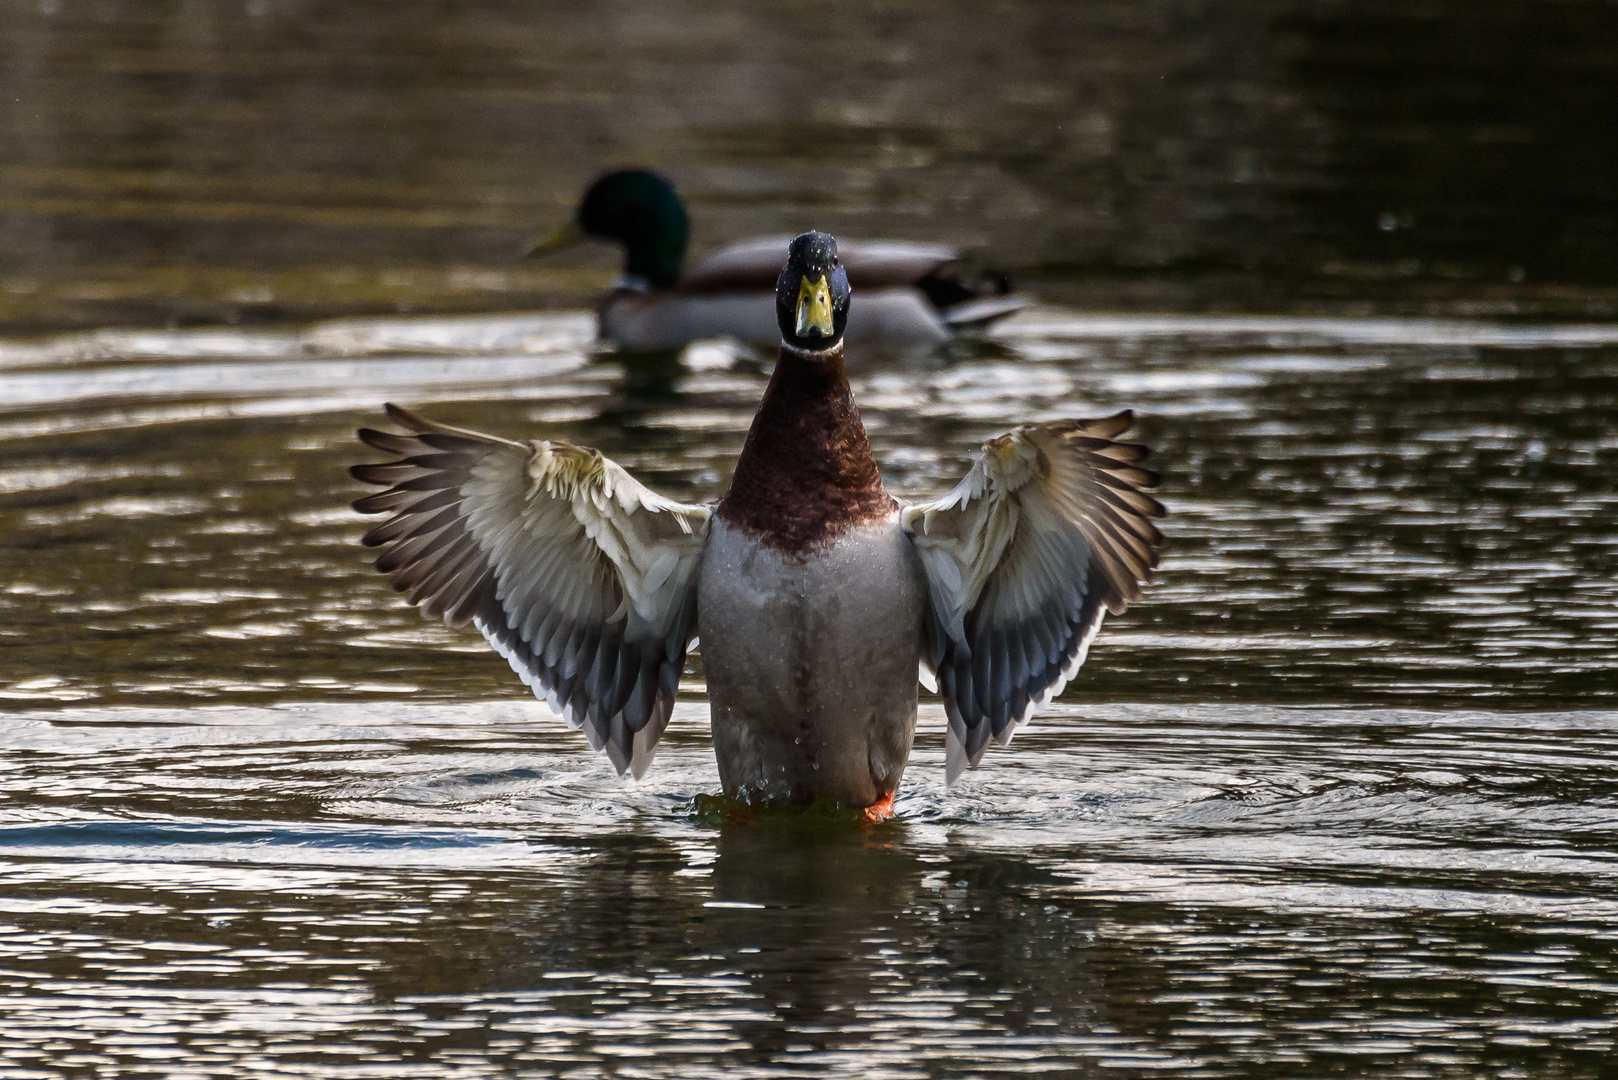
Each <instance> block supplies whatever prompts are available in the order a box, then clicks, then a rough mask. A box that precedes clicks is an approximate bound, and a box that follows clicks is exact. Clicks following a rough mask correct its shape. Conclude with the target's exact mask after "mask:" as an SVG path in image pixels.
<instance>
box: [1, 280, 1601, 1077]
mask: <svg viewBox="0 0 1618 1080" xmlns="http://www.w3.org/2000/svg"><path fill="white" fill-rule="evenodd" d="M589 336H590V326H589V322H588V319H587V318H586V317H584V316H579V315H558V316H524V317H490V318H479V319H432V320H425V319H424V320H408V319H398V320H379V321H349V322H344V323H340V324H338V323H332V324H324V325H319V326H316V327H313V328H311V329H309V330H307V331H302V332H290V331H264V332H252V331H220V330H210V331H196V332H171V333H164V332H151V331H142V332H139V333H114V332H103V333H98V334H91V335H83V336H75V337H69V338H60V339H54V340H50V341H33V342H7V343H0V402H3V403H4V405H3V406H0V436H3V437H4V438H5V439H6V440H7V442H6V453H5V455H4V457H3V459H0V537H3V540H0V545H3V546H0V551H3V552H4V554H3V555H0V706H3V708H4V709H5V710H6V711H5V712H3V713H0V874H3V880H4V882H5V887H4V888H3V889H0V1060H4V1062H5V1070H6V1071H5V1075H7V1076H8V1077H9V1076H12V1075H15V1076H19V1077H23V1076H44V1077H55V1076H91V1075H118V1076H145V1075H152V1076H164V1077H170V1076H243V1077H248V1076H255V1077H256V1076H266V1075H286V1076H320V1075H334V1074H341V1075H345V1076H359V1075H376V1076H390V1077H391V1076H400V1075H412V1076H424V1077H459V1076H466V1077H471V1076H479V1077H482V1076H487V1075H490V1074H491V1073H496V1072H500V1073H507V1074H512V1075H561V1074H568V1075H578V1076H593V1075H600V1074H606V1073H609V1072H610V1073H612V1074H614V1075H622V1076H641V1075H646V1076H650V1075H673V1074H678V1075H681V1076H709V1075H712V1076H719V1075H724V1076H727V1077H736V1076H799V1075H801V1076H826V1075H834V1076H840V1075H846V1076H882V1077H886V1076H892V1077H910V1076H916V1077H932V1076H953V1075H1020V1074H1033V1073H1050V1072H1056V1073H1058V1074H1081V1075H1082V1074H1090V1073H1093V1074H1096V1075H1119V1076H1129V1075H1147V1074H1149V1075H1162V1076H1187V1077H1266V1076H1276V1077H1280V1076H1288V1077H1291V1076H1326V1075H1378V1076H1411V1077H1439V1076H1442V1077H1463V1076H1464V1077H1475V1076H1484V1075H1487V1076H1502V1077H1504V1076H1534V1077H1542V1076H1601V1075H1607V1074H1608V1073H1609V1071H1610V1061H1611V1060H1612V1055H1613V1054H1614V1053H1615V1048H1614V1045H1613V1043H1614V1038H1615V1035H1618V949H1615V946H1614V940H1615V937H1618V935H1615V933H1614V931H1613V930H1612V927H1613V926H1614V925H1615V924H1618V888H1615V885H1618V882H1615V880H1614V875H1615V874H1618V858H1615V855H1614V851H1615V841H1618V754H1615V753H1614V752H1613V750H1612V746H1613V739H1614V735H1615V734H1618V683H1615V682H1614V680H1613V679H1612V677H1611V670H1612V668H1613V661H1614V657H1615V656H1618V524H1615V519H1618V495H1615V493H1614V487H1613V483H1612V477H1613V476H1614V475H1618V435H1615V434H1614V429H1613V427H1612V421H1611V418H1612V417H1613V416H1614V415H1618V378H1615V376H1618V328H1615V327H1610V326H1564V327H1523V326H1511V327H1508V326H1498V325H1493V324H1473V323H1462V322H1431V321H1397V320H1373V319H1354V320H1309V319H1285V320H1279V319H1251V318H1243V319H1221V318H1200V317H1199V318H1141V317H1129V318H1099V317H1080V316H1077V315H1074V314H1073V313H1070V312H1064V311H1061V310H1056V309H1046V310H1041V311H1038V312H1034V313H1032V314H1030V315H1027V316H1023V317H1020V318H1019V319H1017V320H1014V321H1013V322H1011V323H1010V324H1007V325H1006V326H1004V327H1003V328H1002V330H1001V331H999V332H998V333H997V334H996V335H995V336H994V337H993V338H992V339H991V340H988V341H985V342H981V343H977V344H975V345H969V346H963V347H961V348H959V349H957V350H955V351H953V352H951V353H950V354H948V355H943V356H927V357H916V356H911V357H864V358H860V357H855V358H853V364H852V367H853V377H854V384H855V392H856V395H857V397H858V399H859V401H860V403H861V408H862V414H863V416H864V418H865V421H866V423H867V426H868V427H869V429H870V431H871V435H872V441H873V444H874V445H875V448H876V452H877V454H878V457H879V459H880V460H881V462H882V465H883V469H884V474H885V476H886V477H887V479H888V482H889V484H890V486H891V487H892V488H893V489H894V490H895V491H896V492H897V493H899V494H901V495H904V496H919V495H923V494H927V493H932V492H937V491H940V490H942V489H943V488H944V487H946V486H947V485H948V484H949V483H952V482H953V480H954V479H955V478H956V477H957V476H958V475H959V474H960V472H961V471H962V469H963V467H964V463H965V461H966V459H967V456H968V455H969V453H970V452H971V450H972V448H973V447H974V446H975V445H976V443H977V442H979V441H980V440H981V439H982V438H984V437H986V436H988V435H991V434H994V433H996V432H997V431H999V430H1003V429H1004V428H1005V427H1006V426H1007V425H1008V424H1010V423H1014V422H1020V421H1025V420H1031V419H1041V418H1047V417H1056V416H1067V415H1095V414H1098V413H1102V412H1107V411H1111V410H1114V409H1117V408H1122V407H1131V408H1134V409H1136V410H1137V412H1138V413H1139V414H1140V416H1141V421H1142V423H1141V429H1140V437H1141V438H1142V439H1143V440H1144V441H1146V442H1148V443H1150V444H1151V445H1152V446H1154V447H1155V448H1156V449H1157V451H1158V454H1157V458H1156V463H1157V465H1158V466H1159V467H1160V468H1161V469H1162V470H1163V473H1164V487H1163V489H1162V493H1161V494H1162V497H1163V498H1164V500H1165V501H1166V502H1167V503H1168V504H1169V506H1170V507H1171V509H1172V512H1173V516H1172V517H1171V518H1170V519H1169V522H1168V523H1167V531H1168V533H1169V535H1170V547H1169V550H1168V553H1167V555H1166V558H1165V561H1164V566H1163V574H1162V580H1161V583H1160V584H1159V585H1158V586H1157V587H1155V588H1154V589H1153V590H1152V591H1151V592H1150V593H1149V595H1148V599H1147V601H1146V602H1144V603H1143V604H1141V605H1140V606H1138V607H1137V608H1135V609H1133V610H1132V611H1131V612H1129V613H1128V614H1127V615H1126V616H1124V617H1122V618H1119V619H1116V620H1110V621H1109V623H1108V625H1107V627H1106V629H1105V630H1104V632H1103V634H1102V636H1101V638H1100V639H1099V641H1098V643H1097V646H1096V648H1095V650H1094V652H1093V653H1092V656H1091V659H1090V662H1089V665H1088V666H1087V668H1086V670H1085V672H1084V674H1083V676H1082V677H1081V678H1080V679H1079V680H1078V681H1077V682H1076V683H1075V684H1074V685H1073V686H1072V687H1070V689H1069V691H1068V692H1067V694H1066V695H1064V698H1063V700H1062V701H1061V702H1060V703H1058V704H1057V705H1056V706H1055V707H1053V710H1052V712H1051V714H1050V715H1048V716H1043V717H1040V718H1039V719H1037V720H1036V722H1035V723H1034V725H1033V726H1032V727H1031V728H1030V729H1029V730H1028V731H1027V732H1026V733H1024V734H1022V735H1019V736H1018V738H1017V740H1016V741H1015V742H1014V743H1013V745H1012V746H1011V748H1009V749H1008V750H999V749H996V750H994V751H992V752H991V754H990V755H989V757H988V758H986V760H985V764H984V767H983V768H982V769H980V770H978V771H977V772H975V773H972V774H969V776H968V777H967V778H966V779H965V780H964V781H963V782H962V783H961V784H959V785H957V786H956V787H954V788H946V787H945V786H944V784H943V779H942V772H943V770H942V757H943V751H942V738H941V726H942V722H941V712H940V710H939V708H938V706H937V705H936V703H934V702H932V701H930V700H929V701H926V702H924V705H923V715H922V735H921V737H920V740H919V743H918V748H917V751H916V754H915V756H914V758H913V762H912V765H911V768H910V771H909V773H908V775H907V778H906V782H905V786H904V789H903V791H902V793H901V797H900V800H899V803H898V810H899V815H898V818H897V820H896V821H894V822H892V823H890V824H887V825H882V826H875V827H855V826H850V825H848V824H847V823H844V822H840V821H836V820H830V819H822V818H817V817H815V816H813V815H809V816H804V815H782V816H780V817H770V816H766V817H765V818H763V819H760V820H756V821H754V822H752V823H749V824H746V825H733V826H721V825H718V824H716V823H715V822H713V821H712V820H710V819H709V818H708V817H706V816H704V814H703V813H701V811H700V809H699V807H698V806H697V805H696V804H695V802H694V800H695V798H696V797H697V796H698V795H701V794H703V793H706V792H712V791H715V790H716V789H717V786H718V784H717V774H716V771H715V768H714V765H713V761H712V754H711V750H710V748H709V744H708V739H707V734H706V730H705V723H704V716H705V706H704V704H703V702H702V700H701V695H700V691H701V670H700V661H699V662H698V663H696V664H694V665H693V670H692V672H691V673H690V675H689V677H688V680H687V688H688V690H689V693H688V694H687V695H686V696H687V700H686V701H684V702H682V704H681V705H680V706H679V710H678V712H677V714H676V718H675V721H674V723H673V724H672V725H671V727H670V729H669V734H668V736H667V737H666V738H665V742H664V745H663V748H662V750H661V752H660V753H659V756H658V760H657V763H656V765H655V767H654V769H653V770H652V772H651V773H650V774H649V775H648V776H647V778H646V780H645V781H643V782H641V783H631V782H628V781H624V780H620V779H619V778H617V777H616V776H614V775H613V773H612V771H611V769H610V767H609V766H608V765H607V763H606V762H605V761H604V760H603V759H600V758H598V757H596V756H594V755H592V754H590V753H589V751H588V750H587V749H586V748H585V747H584V746H583V745H582V741H581V740H580V739H579V738H578V736H576V735H574V734H572V733H569V732H567V731H566V730H565V729H563V727H562V725H561V724H560V722H559V721H557V720H555V719H554V718H552V717H550V716H549V715H548V714H547V713H546V712H545V710H544V708H543V707H542V706H541V705H539V704H538V703H536V702H533V701H532V700H531V699H528V698H526V697H525V696H524V695H525V693H526V692H525V691H523V689H522V687H521V686H520V685H518V684H517V683H516V681H515V680H514V679H513V678H512V677H511V675H510V673H509V670H508V669H507V668H506V666H505V665H504V663H503V662H501V661H500V660H499V659H498V658H497V657H494V656H492V655H491V654H489V653H488V651H487V650H486V649H485V648H484V647H483V645H482V644H481V642H480V641H479V640H478V639H477V638H476V636H475V635H469V634H466V633H459V632H451V631H448V630H446V629H443V628H441V627H435V626H432V625H429V624H426V623H424V622H422V621H421V620H420V619H419V618H418V617H417V616H416V614H415V613H414V612H413V611H411V610H409V609H408V608H405V607H404V606H403V605H402V604H401V603H400V602H399V600H398V598H397V597H396V596H395V595H394V594H393V593H392V592H391V591H390V590H389V589H388V588H387V586H386V583H385V582H384V581H382V580H381V579H380V578H379V577H378V576H377V575H376V574H374V572H373V571H371V570H370V569H369V568H368V566H367V565H366V556H365V554H364V553H363V552H362V551H361V550H359V549H358V547H357V545H356V544H355V539H356V537H357V536H358V534H359V532H360V531H361V530H362V528H363V526H362V524H361V519H359V518H358V516H357V515H354V514H353V513H352V512H351V511H349V510H348V509H347V502H348V501H349V500H350V499H352V498H353V497H354V496H355V495H356V494H358V493H359V490H358V488H357V485H355V484H354V483H353V482H352V481H350V480H349V479H348V478H347V476H346V474H345V472H344V467H345V466H346V465H347V464H349V463H351V462H353V461H356V460H362V459H364V458H365V457H366V456H367V454H368V451H365V450H364V448H363V447H360V446H359V445H358V444H357V443H356V442H355V441H354V440H353V436H352V431H353V429H354V428H355V427H356V426H359V425H360V424H362V423H370V424H375V423H377V422H379V420H380V417H379V415H378V407H379V405H380V403H381V401H383V400H388V399H392V400H398V401H400V402H401V403H403V404H409V405H419V406H422V407H423V409H424V411H426V412H427V413H428V414H429V415H431V416H434V417H436V418H441V419H443V420H446V421H448V422H450V423H457V424H462V425H466V426H474V427H479V428H484V429H487V430H491V431H494V432H498V433H500V434H504V435H510V436H514V437H526V436H531V435H539V434H545V435H555V436H561V437H566V438H571V439H574V440H577V441H579V442H583V443H586V444H589V445H595V446H599V447H600V448H601V449H603V450H604V451H606V452H607V453H609V454H610V455H612V456H613V457H615V458H617V459H618V460H619V461H621V462H622V463H624V464H625V465H626V466H628V467H630V468H631V469H633V470H634V471H635V472H636V473H637V474H638V475H641V476H642V477H643V478H645V479H647V480H648V481H649V482H651V483H653V484H654V485H655V486H657V487H658V488H659V489H661V490H663V491H666V492H667V493H669V494H671V495H674V496H676V497H680V498H685V499H709V498H713V497H715V496H717V494H718V493H719V492H721V491H722V490H723V489H724V486H725V484H726V483H727V480H728V476H729V470H730V468H731V465H732V463H733V461H734V458H735V454H736V452H737V450H738V449H739V446H740V443H741V438H742V435H743V433H744V432H745V430H746V427H747V424H748V422H749V420H750V418H751V415H752V411H753V408H754V407H755V405H756V402H757V400H758V396H759V393H760V391H761V389H762V387H763V384H764V381H765V379H766V377H767V373H768V363H769V357H768V356H767V355H761V354H758V353H755V352H753V351H751V350H748V349H743V348H740V347H736V346H731V345H726V344H724V343H705V344H702V345H700V346H697V347H694V348H693V349H692V350H689V351H688V353H687V355H686V356H685V357H683V358H674V357H664V358H651V359H633V360H632V359H629V358H625V357H620V356H615V355H612V354H600V355H598V354H595V353H592V352H591V351H589V348H588V341H589Z"/></svg>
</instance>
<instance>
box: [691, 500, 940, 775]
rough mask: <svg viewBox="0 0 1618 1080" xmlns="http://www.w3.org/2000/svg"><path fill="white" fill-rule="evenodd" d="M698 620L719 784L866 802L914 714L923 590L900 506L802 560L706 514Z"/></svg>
mask: <svg viewBox="0 0 1618 1080" xmlns="http://www.w3.org/2000/svg"><path fill="white" fill-rule="evenodd" d="M700 574H701V576H700V578H699V582H698V599H697V605H698V607H697V620H698V627H699V633H700V634H701V637H702V646H701V650H702V659H703V668H704V671H705V673H706V675H707V679H708V696H709V701H710V707H711V709H712V713H713V730H714V752H715V754H716V755H717V756H718V759H719V775H720V778H721V780H722V781H723V783H724V788H725V791H726V793H727V794H731V795H745V796H746V797H748V798H749V799H750V800H752V801H768V802H791V803H807V802H812V801H814V800H816V799H819V798H833V799H836V800H837V801H839V802H841V803H843V804H844V805H849V806H868V805H870V804H871V803H873V802H875V801H877V800H878V799H880V798H881V797H883V796H884V795H887V794H889V793H891V792H892V791H893V790H894V788H895V787H897V785H898V783H899V777H900V775H901V774H902V773H903V771H904V764H905V760H906V759H907V758H908V757H909V754H910V743H911V740H912V738H913V736H914V733H915V721H916V689H917V682H916V668H917V663H918V661H919V659H920V655H921V639H922V622H921V620H922V610H923V604H924V597H925V585H924V583H923V578H922V572H921V566H920V562H919V560H918V559H917V557H916V554H915V551H914V549H913V548H912V547H911V544H910V541H909V540H908V539H907V538H906V536H905V535H904V533H903V531H902V530H901V529H900V527H899V524H898V515H897V514H895V515H894V516H893V517H891V518H889V519H888V520H886V521H884V522H882V523H881V524H878V525H875V526H868V527H863V528H856V529H853V530H850V531H849V532H848V533H845V534H844V535H843V536H842V537H840V538H839V539H838V540H836V541H834V542H833V543H832V544H831V545H829V546H828V547H826V548H824V549H822V550H820V551H817V552H815V553H813V554H811V555H809V556H808V557H806V558H796V557H793V556H790V555H785V554H782V553H781V552H778V551H776V550H774V549H773V548H768V547H765V546H764V545H763V544H761V543H759V542H758V541H757V540H754V539H753V538H751V537H749V536H748V535H746V534H745V533H743V532H742V531H741V530H739V529H735V528H733V527H731V526H730V525H728V524H727V523H725V522H723V521H719V520H715V521H714V524H713V528H712V531H711V533H710V536H709V542H708V546H707V549H706V551H705V552H704V554H703V563H702V569H701V571H700Z"/></svg>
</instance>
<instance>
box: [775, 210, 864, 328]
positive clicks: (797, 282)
mask: <svg viewBox="0 0 1618 1080" xmlns="http://www.w3.org/2000/svg"><path fill="white" fill-rule="evenodd" d="M851 295H852V293H851V292H850V290H849V287H848V274H847V273H846V272H845V271H844V270H843V263H842V260H841V259H839V258H838V257H837V240H836V238H835V237H832V236H830V235H828V234H827V233H823V232H806V233H801V234H800V235H798V236H795V237H793V238H792V243H791V244H790V245H789V246H788V247H787V264H786V265H785V266H783V267H782V268H781V276H780V277H778V278H776V279H775V321H776V323H777V325H779V326H780V328H781V340H782V341H784V342H786V343H787V344H788V345H791V346H792V347H793V348H795V349H805V350H810V351H817V352H818V351H823V350H825V349H829V348H831V347H832V346H833V345H836V344H837V343H838V342H840V341H842V340H843V331H844V330H845V329H846V328H847V327H848V301H849V298H850V296H851Z"/></svg>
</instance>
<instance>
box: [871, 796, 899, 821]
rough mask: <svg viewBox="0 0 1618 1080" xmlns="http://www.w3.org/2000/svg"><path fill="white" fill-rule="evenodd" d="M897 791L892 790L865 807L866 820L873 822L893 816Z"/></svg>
mask: <svg viewBox="0 0 1618 1080" xmlns="http://www.w3.org/2000/svg"><path fill="white" fill-rule="evenodd" d="M898 794H899V793H898V792H897V791H890V792H888V793H887V794H886V795H884V796H882V797H881V798H880V799H878V800H877V801H876V802H874V803H872V804H871V805H870V806H867V807H866V808H865V820H866V821H867V822H869V823H871V824H873V825H874V824H876V823H877V822H879V821H886V820H888V819H889V818H891V817H892V816H893V800H894V799H895V798H896V797H897V796H898Z"/></svg>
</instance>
